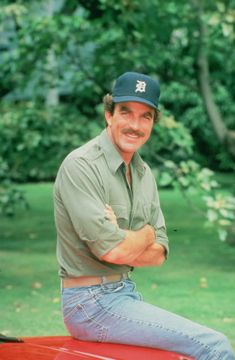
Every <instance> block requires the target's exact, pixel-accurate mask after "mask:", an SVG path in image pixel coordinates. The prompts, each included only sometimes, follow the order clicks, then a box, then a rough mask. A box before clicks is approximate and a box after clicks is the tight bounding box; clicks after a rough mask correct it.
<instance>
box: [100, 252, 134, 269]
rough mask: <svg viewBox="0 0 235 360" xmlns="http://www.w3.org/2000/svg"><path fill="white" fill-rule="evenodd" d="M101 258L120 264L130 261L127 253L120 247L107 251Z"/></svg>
mask: <svg viewBox="0 0 235 360" xmlns="http://www.w3.org/2000/svg"><path fill="white" fill-rule="evenodd" d="M101 260H103V261H106V262H108V263H112V264H120V265H123V264H128V261H129V259H128V256H127V254H126V253H125V252H124V251H122V250H119V249H113V250H111V251H109V252H107V253H106V254H104V255H103V256H102V258H101Z"/></svg>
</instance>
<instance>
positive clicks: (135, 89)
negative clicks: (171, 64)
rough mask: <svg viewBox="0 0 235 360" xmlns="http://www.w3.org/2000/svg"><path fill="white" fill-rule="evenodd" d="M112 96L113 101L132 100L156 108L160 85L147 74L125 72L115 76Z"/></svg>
mask: <svg viewBox="0 0 235 360" xmlns="http://www.w3.org/2000/svg"><path fill="white" fill-rule="evenodd" d="M112 97H113V102H114V103H119V102H128V101H134V102H141V103H144V104H147V105H149V106H152V107H153V108H155V109H157V108H158V101H159V97H160V85H159V83H158V81H156V80H154V79H152V78H151V77H150V76H148V75H145V74H140V73H137V72H126V73H124V74H122V75H121V76H119V77H118V78H117V80H116V82H115V85H114V87H113V92H112Z"/></svg>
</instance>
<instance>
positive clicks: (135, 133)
mask: <svg viewBox="0 0 235 360" xmlns="http://www.w3.org/2000/svg"><path fill="white" fill-rule="evenodd" d="M122 133H123V134H124V135H126V136H127V137H129V138H131V139H138V138H140V137H143V136H144V133H143V132H142V131H133V130H130V129H124V130H123V131H122Z"/></svg>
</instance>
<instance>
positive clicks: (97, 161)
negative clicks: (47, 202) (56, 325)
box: [54, 129, 168, 277]
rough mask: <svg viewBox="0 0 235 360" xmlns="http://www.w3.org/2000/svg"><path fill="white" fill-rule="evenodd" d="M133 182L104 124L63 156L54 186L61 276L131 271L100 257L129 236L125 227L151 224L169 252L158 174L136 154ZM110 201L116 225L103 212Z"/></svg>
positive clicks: (125, 266) (133, 227)
mask: <svg viewBox="0 0 235 360" xmlns="http://www.w3.org/2000/svg"><path fill="white" fill-rule="evenodd" d="M130 167H131V177H132V185H131V186H130V185H129V183H128V181H127V178H126V166H125V163H124V161H123V159H122V157H121V156H120V154H119V152H118V151H117V149H116V147H115V146H114V145H113V143H112V142H111V140H110V138H109V136H108V135H107V132H106V129H105V130H103V132H102V133H101V134H100V135H99V136H97V137H96V138H94V139H93V140H91V141H89V142H88V143H86V144H85V145H83V146H81V147H80V148H78V149H76V150H74V151H72V152H71V153H70V154H69V155H68V156H67V157H66V158H65V160H64V161H63V163H62V164H61V167H60V169H59V171H58V174H57V178H56V182H55V186H54V209H55V223H56V230H57V259H58V262H59V267H60V270H59V275H60V276H61V277H77V276H89V275H90V276H107V275H110V274H119V273H123V272H127V271H129V270H130V269H131V268H130V266H128V265H117V264H112V263H108V262H105V261H102V260H100V259H101V257H102V256H103V255H104V254H105V253H107V252H108V251H109V250H111V249H113V248H114V247H116V246H117V245H118V244H119V243H120V242H122V240H123V239H124V238H125V236H126V232H125V229H129V230H139V229H140V228H142V227H143V226H144V225H145V224H150V225H152V226H153V227H154V229H155V230H156V234H157V236H156V241H157V242H158V243H160V244H162V245H164V246H165V248H166V252H168V239H167V235H166V231H165V222H164V218H163V215H162V211H161V208H160V203H159V196H158V191H157V187H156V183H155V179H154V177H153V175H152V172H151V170H150V168H149V167H148V166H147V165H146V163H144V162H143V160H142V159H141V157H140V156H139V154H138V153H135V154H134V156H133V158H132V160H131V163H130ZM105 204H109V205H110V206H111V207H112V209H113V211H114V213H115V215H116V217H117V222H118V225H119V226H118V227H117V226H115V225H114V224H112V223H111V222H110V221H109V220H108V219H107V218H106V217H105V212H104V209H105Z"/></svg>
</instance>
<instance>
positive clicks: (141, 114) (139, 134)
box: [105, 102, 154, 164]
mask: <svg viewBox="0 0 235 360" xmlns="http://www.w3.org/2000/svg"><path fill="white" fill-rule="evenodd" d="M105 118H106V121H107V125H108V127H107V131H108V134H109V136H110V138H111V140H112V142H113V143H114V145H115V146H116V147H117V149H118V151H119V153H120V154H121V156H122V158H123V160H124V161H125V162H126V163H127V164H128V163H129V162H130V161H131V158H132V156H133V155H134V153H135V152H136V151H137V150H138V149H139V148H140V147H141V146H142V145H143V144H145V143H146V141H147V140H148V139H149V137H150V134H151V131H152V128H153V122H154V109H153V108H152V107H150V106H148V105H145V104H143V103H138V102H123V103H118V104H116V105H115V110H114V113H113V115H111V114H110V113H108V112H106V113H105Z"/></svg>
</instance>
